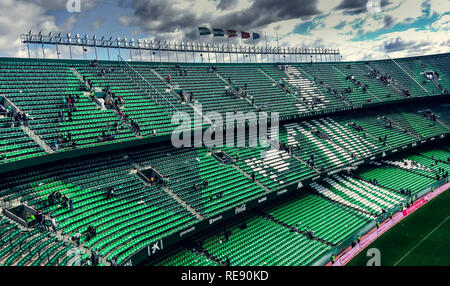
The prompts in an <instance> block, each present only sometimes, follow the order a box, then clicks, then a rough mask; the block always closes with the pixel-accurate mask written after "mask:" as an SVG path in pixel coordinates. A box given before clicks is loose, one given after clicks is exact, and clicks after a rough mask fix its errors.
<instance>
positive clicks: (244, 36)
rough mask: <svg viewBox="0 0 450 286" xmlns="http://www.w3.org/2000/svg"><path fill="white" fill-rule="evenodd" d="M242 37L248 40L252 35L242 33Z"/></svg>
mask: <svg viewBox="0 0 450 286" xmlns="http://www.w3.org/2000/svg"><path fill="white" fill-rule="evenodd" d="M241 36H242V39H248V38H250V33H247V32H241Z"/></svg>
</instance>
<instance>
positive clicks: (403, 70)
mask: <svg viewBox="0 0 450 286" xmlns="http://www.w3.org/2000/svg"><path fill="white" fill-rule="evenodd" d="M449 55H450V54H442V55H434V56H425V57H419V58H406V59H398V60H381V61H370V62H349V63H342V62H339V63H312V64H311V63H302V64H300V63H296V64H286V63H284V64H281V63H280V64H251V63H247V64H224V63H222V64H214V68H212V66H213V65H211V64H197V63H195V64H188V63H182V64H181V63H180V64H175V63H171V64H170V63H146V62H130V63H125V62H117V61H110V62H103V61H100V62H99V63H98V64H97V65H92V64H91V62H89V61H69V60H37V59H13V58H1V59H0V81H1V83H0V96H3V97H6V98H7V99H8V100H9V101H10V102H11V103H12V104H13V105H14V106H15V108H17V110H16V111H17V112H19V111H21V112H24V113H25V114H26V115H27V118H28V120H27V122H26V123H27V126H28V127H29V128H30V130H31V132H32V133H33V136H34V135H36V136H37V137H36V138H39V139H42V141H43V142H44V143H45V144H47V145H48V146H49V148H51V149H53V150H54V151H60V150H66V149H72V148H82V147H91V146H97V145H102V144H106V143H110V142H123V141H127V140H132V139H138V138H142V136H143V137H147V136H155V135H156V136H159V135H167V134H170V133H171V132H172V131H173V130H174V129H175V128H176V127H177V124H174V123H173V122H172V116H173V114H174V113H175V112H177V111H182V112H185V113H187V114H188V115H190V116H191V118H192V115H193V114H200V116H203V117H205V115H206V114H207V113H208V112H210V111H215V112H219V113H221V114H224V113H225V112H231V113H233V112H237V111H241V112H244V113H245V112H249V111H267V112H278V113H280V116H281V119H288V118H291V117H292V116H306V115H311V114H313V113H316V112H327V111H330V110H336V109H351V108H352V107H354V106H364V105H366V104H371V103H380V102H390V101H393V100H398V99H405V98H408V97H410V98H415V97H423V96H430V95H439V94H442V93H445V91H446V90H448V87H449V79H450V75H449V74H448V68H446V66H445V63H446V62H448V61H449ZM430 72H435V74H434V75H435V76H433V77H432V79H430V78H429V77H428V78H427V73H428V74H429V73H430ZM169 75H170V76H171V79H170V82H167V81H168V80H167V76H169ZM83 77H84V78H83ZM87 80H90V81H91V83H92V87H94V88H95V87H97V88H103V89H104V90H105V89H107V88H108V87H109V88H110V90H111V92H112V93H113V94H114V95H115V96H121V97H123V99H124V102H123V104H121V106H120V108H119V109H117V110H116V109H112V108H111V107H109V106H106V108H105V106H102V105H99V104H98V102H99V101H96V100H95V98H93V97H91V96H90V93H89V91H88V89H87V88H86V81H87ZM227 90H228V91H230V93H227V92H226V91H227ZM181 91H182V92H183V93H184V94H185V95H188V97H189V95H191V94H192V95H193V99H192V102H187V103H186V102H183V100H182V98H183V96H180V92H181ZM97 99H99V98H97ZM69 100H70V101H71V102H70V104H69V103H68V101H69ZM0 102H2V104H3V105H7V104H6V103H5V102H4V101H3V100H0ZM194 104H201V105H202V110H199V109H198V108H196V107H194ZM168 106H170V108H167V107H168ZM123 114H126V115H127V116H128V120H124V118H123V116H122V115H123ZM393 116H394V115H393ZM403 117H404V116H395V118H392V120H394V121H396V122H397V124H396V127H399V126H400V127H401V128H402V129H409V128H410V127H411V126H410V125H415V124H416V123H413V122H412V121H416V120H415V119H414V118H411V117H408V116H407V117H408V118H403ZM205 118H207V116H206V117H205ZM2 120H3V119H2ZM131 120H133V122H135V123H137V124H138V125H139V127H140V132H136V130H135V129H134V128H133V127H132V125H130V122H131ZM406 121H409V123H407V124H406V125H405V124H404V123H405V122H406ZM195 123H198V124H200V122H195ZM115 124H117V126H118V128H116V127H115ZM191 124H194V122H192V123H191ZM1 125H2V126H4V124H1ZM361 125H363V123H361ZM112 126H114V128H112ZM198 126H200V125H198ZM203 126H208V124H207V120H203ZM370 128H375V127H374V126H370ZM439 128H440V127H438V129H439ZM5 132H11V130H9V131H6V130H5ZM428 132H429V131H428V130H427V129H422V130H421V131H417V133H414V134H412V135H413V136H414V137H426V136H427V135H428V134H429V133H428ZM13 133H14V134H13V136H12V138H17V139H14V140H15V142H17V144H16V145H18V146H12V147H11V148H10V149H7V150H6V149H5V151H8V152H7V154H5V156H6V157H7V161H5V162H12V161H15V160H19V159H24V158H29V157H31V156H40V155H42V154H44V152H45V151H44V150H40V149H39V148H38V147H37V146H36V145H35V144H34V143H33V142H31V141H30V140H29V139H25V138H26V136H23V135H21V134H23V132H21V131H19V130H17V131H13ZM374 133H376V132H375V131H374ZM105 134H106V135H108V138H107V139H108V140H105V137H104V136H105ZM409 134H411V133H409ZM405 135H406V134H405ZM64 137H66V139H67V138H70V140H66V139H64ZM59 138H63V140H62V142H61V141H60V140H59ZM10 140H12V139H10ZM369 140H371V139H369ZM392 140H394V139H392ZM395 140H397V139H395ZM398 140H399V141H400V140H402V139H400V137H399V138H398ZM389 141H390V140H388V142H386V144H388V145H389V144H390V143H391V142H389ZM27 144H28V145H27ZM8 145H9V144H8ZM25 145H26V146H25ZM40 145H41V146H42V144H40ZM8 148H9V147H8ZM11 150H14V151H11ZM2 152H3V153H6V152H4V151H2ZM11 152H12V153H11ZM47 152H48V151H47Z"/></svg>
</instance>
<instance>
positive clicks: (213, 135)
mask: <svg viewBox="0 0 450 286" xmlns="http://www.w3.org/2000/svg"><path fill="white" fill-rule="evenodd" d="M194 110H196V111H197V112H195V113H194V118H191V116H190V115H189V114H188V113H185V112H177V113H175V114H174V115H173V116H172V124H173V125H177V126H178V127H176V128H175V130H174V131H173V132H172V136H171V141H172V145H173V146H174V147H176V148H180V147H203V146H205V147H208V148H213V147H224V146H226V147H252V148H256V147H258V146H260V147H267V146H269V145H273V146H276V147H278V142H279V140H278V130H279V114H278V112H271V113H270V115H269V114H267V113H266V112H247V113H243V112H241V111H235V112H226V113H225V119H224V118H223V116H222V114H220V113H218V112H215V111H210V112H207V113H206V114H205V115H204V117H202V116H201V114H203V113H202V105H201V104H195V105H194ZM205 125H206V126H207V127H208V128H206V130H204V131H203V129H204V127H205ZM269 125H270V128H269ZM192 127H193V129H194V130H193V131H192ZM224 127H225V128H224ZM247 130H248V133H246V131H247ZM246 134H248V136H247V135H246Z"/></svg>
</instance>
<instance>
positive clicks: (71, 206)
mask: <svg viewBox="0 0 450 286" xmlns="http://www.w3.org/2000/svg"><path fill="white" fill-rule="evenodd" d="M69 208H70V211H71V212H73V201H72V199H69Z"/></svg>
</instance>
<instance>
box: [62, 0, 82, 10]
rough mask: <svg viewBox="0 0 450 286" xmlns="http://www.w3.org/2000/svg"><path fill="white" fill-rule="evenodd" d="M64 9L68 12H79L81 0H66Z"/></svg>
mask: <svg viewBox="0 0 450 286" xmlns="http://www.w3.org/2000/svg"><path fill="white" fill-rule="evenodd" d="M66 9H67V12H69V13H80V12H81V0H67V4H66Z"/></svg>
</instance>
